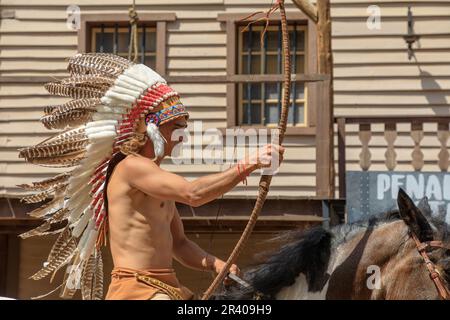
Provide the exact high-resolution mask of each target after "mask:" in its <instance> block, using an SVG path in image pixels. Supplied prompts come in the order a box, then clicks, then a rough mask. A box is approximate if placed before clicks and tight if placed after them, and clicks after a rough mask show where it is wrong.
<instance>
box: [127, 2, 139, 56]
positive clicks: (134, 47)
mask: <svg viewBox="0 0 450 320" xmlns="http://www.w3.org/2000/svg"><path fill="white" fill-rule="evenodd" d="M128 16H129V17H130V26H131V32H130V43H129V45H128V60H132V61H133V62H137V60H138V56H139V49H138V48H139V47H138V28H137V25H138V21H139V18H138V14H137V12H136V4H135V0H133V5H132V6H131V7H130V8H129V9H128ZM133 51H134V57H133V59H131V55H132V54H133Z"/></svg>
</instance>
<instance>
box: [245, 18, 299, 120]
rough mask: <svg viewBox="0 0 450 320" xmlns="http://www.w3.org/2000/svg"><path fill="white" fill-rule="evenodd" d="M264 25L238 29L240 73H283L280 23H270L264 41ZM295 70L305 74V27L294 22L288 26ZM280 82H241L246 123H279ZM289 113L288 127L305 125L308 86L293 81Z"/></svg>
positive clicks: (292, 62) (294, 71) (293, 71)
mask: <svg viewBox="0 0 450 320" xmlns="http://www.w3.org/2000/svg"><path fill="white" fill-rule="evenodd" d="M263 29H264V26H254V25H250V27H249V28H247V29H245V31H244V26H240V27H239V28H238V32H239V37H238V41H239V44H238V69H239V70H238V73H239V74H253V75H255V74H281V73H282V70H283V65H282V63H283V61H282V47H281V46H282V37H281V26H280V25H279V24H278V25H271V26H269V27H268V29H267V31H266V32H265V34H264V39H263V40H262V41H261V33H262V32H263ZM288 30H289V37H290V42H291V43H290V50H291V65H292V73H294V74H297V73H299V74H304V73H305V69H306V68H305V62H306V59H305V53H306V46H307V41H306V36H307V32H306V26H305V25H299V24H297V23H295V22H294V23H291V24H289V26H288ZM281 88H282V85H281V83H275V82H271V83H264V82H262V83H253V84H248V83H246V84H242V83H241V84H239V91H238V119H239V123H240V124H245V125H268V126H271V125H274V126H275V125H277V124H278V121H279V118H280V114H281V99H282V96H281V94H282V93H281V91H282V90H281ZM290 104H291V105H290V108H289V114H288V125H289V126H305V125H306V114H305V86H304V84H303V83H300V82H293V83H292V87H291V100H290Z"/></svg>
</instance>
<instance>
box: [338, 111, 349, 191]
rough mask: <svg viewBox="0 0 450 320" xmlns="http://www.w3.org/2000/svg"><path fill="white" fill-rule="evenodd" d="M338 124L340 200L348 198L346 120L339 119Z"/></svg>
mask: <svg viewBox="0 0 450 320" xmlns="http://www.w3.org/2000/svg"><path fill="white" fill-rule="evenodd" d="M337 124H338V153H339V159H338V163H339V198H341V199H344V198H345V196H346V187H347V186H346V182H345V178H346V176H345V162H346V157H345V118H339V119H338V120H337Z"/></svg>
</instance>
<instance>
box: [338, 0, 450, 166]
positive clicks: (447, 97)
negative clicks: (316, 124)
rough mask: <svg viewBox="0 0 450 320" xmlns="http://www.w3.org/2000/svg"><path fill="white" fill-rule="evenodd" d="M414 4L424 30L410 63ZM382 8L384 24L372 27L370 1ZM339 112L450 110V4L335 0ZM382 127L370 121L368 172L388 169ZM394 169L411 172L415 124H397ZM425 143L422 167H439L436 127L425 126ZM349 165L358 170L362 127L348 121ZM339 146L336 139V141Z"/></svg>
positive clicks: (418, 26)
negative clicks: (409, 27)
mask: <svg viewBox="0 0 450 320" xmlns="http://www.w3.org/2000/svg"><path fill="white" fill-rule="evenodd" d="M408 4H409V5H411V10H412V13H413V17H414V31H415V33H417V34H419V35H421V38H420V40H419V42H418V43H415V44H414V45H413V48H414V53H415V57H414V58H413V59H411V60H408V55H407V50H406V48H407V45H406V43H405V41H404V40H403V35H406V33H407V12H408V9H407V7H408ZM369 5H377V6H378V7H379V8H380V12H381V25H380V26H381V28H380V29H373V30H371V29H369V28H368V27H367V24H366V22H367V18H368V16H369V13H368V11H367V10H368V6H369ZM332 16H333V54H334V77H335V78H334V79H335V82H334V88H335V95H334V98H335V99H334V101H335V114H336V116H347V115H349V116H361V115H364V116H371V115H374V116H375V115H377V116H380V115H384V116H389V115H449V114H450V108H449V102H450V19H449V18H450V2H449V1H419V0H416V1H380V0H375V1H361V0H360V1H358V0H334V1H332ZM384 129H385V128H384V125H381V124H380V125H373V126H372V131H373V133H372V137H371V140H370V142H369V147H370V149H371V154H372V165H371V167H370V170H387V169H386V165H385V152H386V146H387V143H386V140H385V137H384ZM397 130H398V136H397V138H396V140H395V141H394V147H395V151H396V154H397V161H398V164H397V166H396V167H395V170H405V171H412V170H413V167H412V165H411V161H412V159H411V153H412V151H413V147H414V141H413V139H412V137H411V134H410V130H411V126H410V125H409V124H401V125H398V126H397ZM424 131H425V135H424V138H423V140H422V141H421V145H422V151H423V153H424V157H425V158H424V162H425V165H424V167H423V170H424V171H440V170H439V167H438V164H437V159H438V153H439V151H440V150H439V147H440V144H439V140H438V138H437V134H436V132H437V124H425V126H424ZM347 132H348V133H347V141H346V142H347V144H348V146H349V147H348V148H347V170H360V169H359V156H360V152H361V141H360V140H359V137H358V126H357V125H350V126H347ZM335 142H336V143H335V145H337V139H336V140H335Z"/></svg>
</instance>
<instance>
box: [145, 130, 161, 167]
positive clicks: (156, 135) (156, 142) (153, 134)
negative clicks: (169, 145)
mask: <svg viewBox="0 0 450 320" xmlns="http://www.w3.org/2000/svg"><path fill="white" fill-rule="evenodd" d="M147 135H148V137H149V138H150V139H151V140H152V142H153V150H154V153H155V158H154V159H152V160H156V159H158V158H162V157H163V156H164V144H165V139H164V137H163V136H162V135H161V132H160V131H159V129H158V127H157V126H156V125H155V124H154V123H149V124H148V125H147Z"/></svg>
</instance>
